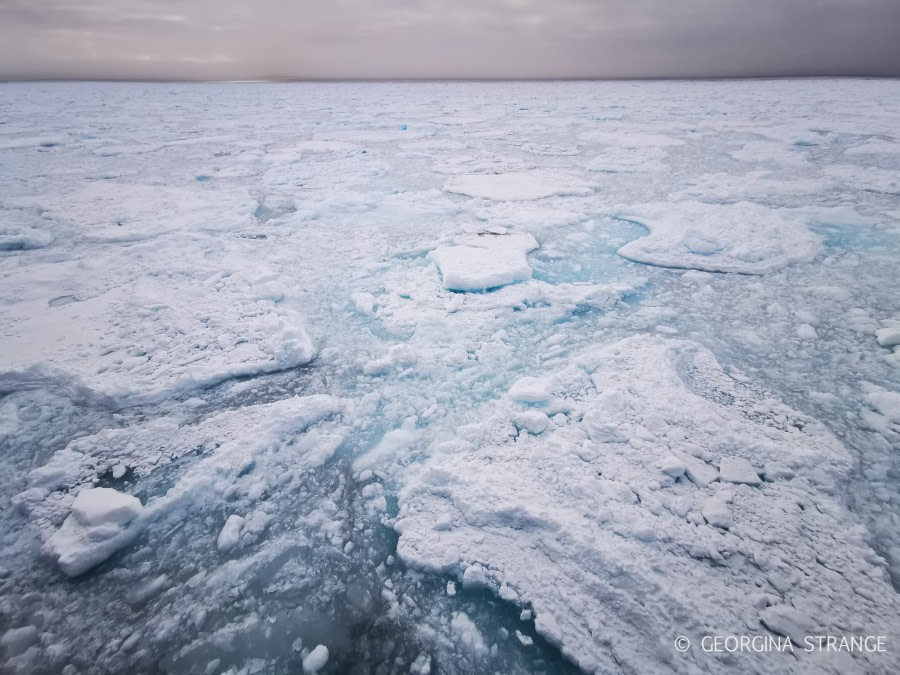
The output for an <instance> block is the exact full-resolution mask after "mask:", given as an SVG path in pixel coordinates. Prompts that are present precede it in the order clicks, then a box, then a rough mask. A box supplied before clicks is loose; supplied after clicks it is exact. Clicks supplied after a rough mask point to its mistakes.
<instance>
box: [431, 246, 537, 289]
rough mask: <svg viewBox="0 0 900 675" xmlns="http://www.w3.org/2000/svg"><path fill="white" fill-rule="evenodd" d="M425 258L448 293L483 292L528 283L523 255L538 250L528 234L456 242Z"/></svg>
mask: <svg viewBox="0 0 900 675" xmlns="http://www.w3.org/2000/svg"><path fill="white" fill-rule="evenodd" d="M456 241H457V244H456V245H454V246H440V247H438V248H436V249H435V250H433V251H431V252H430V253H429V254H428V257H429V258H430V259H431V260H433V261H434V263H435V265H437V268H438V270H439V271H440V274H441V281H442V283H443V285H444V288H446V289H447V290H451V291H484V290H488V289H491V288H498V287H500V286H506V285H507V284H513V283H516V282H520V281H527V280H528V279H531V272H532V270H531V266H530V265H529V264H528V261H527V259H526V257H525V256H526V254H527V253H528V252H529V251H533V250H534V249H536V248H537V247H538V243H537V242H536V241H535V240H534V237H532V236H531V235H530V234H490V233H484V234H481V235H475V236H470V237H459V238H457V240H456Z"/></svg>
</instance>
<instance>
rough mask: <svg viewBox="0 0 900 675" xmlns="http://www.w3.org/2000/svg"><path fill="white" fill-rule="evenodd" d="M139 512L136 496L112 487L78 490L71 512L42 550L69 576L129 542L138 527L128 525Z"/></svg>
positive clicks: (133, 537)
mask: <svg viewBox="0 0 900 675" xmlns="http://www.w3.org/2000/svg"><path fill="white" fill-rule="evenodd" d="M141 511H142V505H141V502H140V500H139V499H138V498H137V497H133V496H131V495H126V494H123V493H121V492H118V491H117V490H113V489H112V488H90V489H86V490H82V491H81V492H80V493H79V494H78V496H77V497H76V498H75V501H74V502H73V503H72V513H71V514H69V517H68V518H66V520H65V522H64V523H63V524H62V527H60V528H59V530H57V531H56V533H55V534H54V535H53V536H52V537H50V539H48V540H47V544H46V546H45V550H46V552H47V553H48V554H49V555H50V556H51V557H52V558H54V559H55V560H56V562H57V564H58V565H59V568H60V569H61V570H62V571H63V573H65V574H67V575H68V576H70V577H76V576H78V575H79V574H84V573H85V572H87V571H88V570H89V569H92V568H94V567H96V566H97V565H99V564H100V563H102V562H103V561H104V560H106V559H107V558H109V557H110V556H111V555H112V554H113V553H115V552H116V551H118V550H120V549H122V548H124V547H125V546H127V545H128V544H130V543H131V542H132V541H134V539H135V538H136V537H137V535H138V533H139V531H140V528H139V527H138V526H137V525H136V524H131V525H129V523H132V521H134V520H135V519H136V518H137V517H138V516H139V515H140V514H141Z"/></svg>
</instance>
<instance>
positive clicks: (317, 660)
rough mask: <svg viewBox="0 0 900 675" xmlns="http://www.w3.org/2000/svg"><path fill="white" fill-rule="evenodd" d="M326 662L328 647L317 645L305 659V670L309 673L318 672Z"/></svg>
mask: <svg viewBox="0 0 900 675" xmlns="http://www.w3.org/2000/svg"><path fill="white" fill-rule="evenodd" d="M326 663H328V647H326V646H325V645H316V648H315V649H313V650H312V651H311V652H310V653H309V656H307V657H306V658H305V659H303V672H304V673H309V674H313V673H318V672H319V671H320V670H322V668H324V667H325V664H326Z"/></svg>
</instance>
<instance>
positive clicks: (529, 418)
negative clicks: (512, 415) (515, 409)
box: [515, 410, 550, 434]
mask: <svg viewBox="0 0 900 675" xmlns="http://www.w3.org/2000/svg"><path fill="white" fill-rule="evenodd" d="M515 422H516V426H517V427H519V428H520V429H524V430H525V431H527V432H528V433H530V434H540V433H542V432H543V431H544V430H545V429H546V428H547V427H549V426H550V418H549V417H547V416H546V415H545V414H544V413H542V412H541V411H540V410H526V411H525V412H521V413H519V414H518V415H516V419H515Z"/></svg>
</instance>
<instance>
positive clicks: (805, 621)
mask: <svg viewBox="0 0 900 675" xmlns="http://www.w3.org/2000/svg"><path fill="white" fill-rule="evenodd" d="M759 618H760V619H761V620H762V622H763V625H764V626H765V627H766V628H768V629H769V630H770V631H772V632H773V633H777V634H778V635H782V636H784V637H786V638H790V640H791V642H793V643H795V644H798V645H800V644H803V640H804V638H805V637H806V636H807V635H814V634H815V631H816V625H815V623H814V622H813V620H812V619H810V618H809V617H808V616H806V615H805V614H803V613H802V612H798V611H797V610H796V609H794V608H793V607H789V606H787V605H773V606H771V607H766V608H765V609H763V610H761V611H760V613H759Z"/></svg>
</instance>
